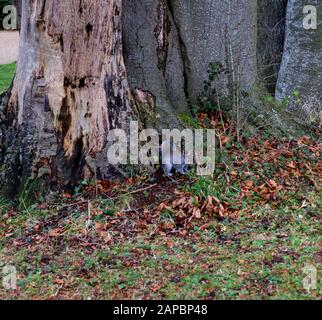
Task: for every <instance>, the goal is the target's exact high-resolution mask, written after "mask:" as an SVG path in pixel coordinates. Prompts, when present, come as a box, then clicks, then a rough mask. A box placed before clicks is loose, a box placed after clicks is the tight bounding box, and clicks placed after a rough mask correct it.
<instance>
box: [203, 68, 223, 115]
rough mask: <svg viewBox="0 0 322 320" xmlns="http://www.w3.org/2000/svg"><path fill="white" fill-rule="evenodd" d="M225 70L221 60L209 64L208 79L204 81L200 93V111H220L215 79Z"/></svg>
mask: <svg viewBox="0 0 322 320" xmlns="http://www.w3.org/2000/svg"><path fill="white" fill-rule="evenodd" d="M224 72H225V68H224V67H223V64H222V63H221V62H215V63H210V64H209V69H208V71H207V73H208V79H207V80H205V81H204V87H203V93H202V95H201V98H200V101H201V108H200V111H202V112H210V111H220V109H221V107H220V101H218V97H219V94H218V89H217V81H218V80H219V78H220V76H221V75H222V74H223V73H224Z"/></svg>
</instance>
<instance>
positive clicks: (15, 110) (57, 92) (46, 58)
mask: <svg viewBox="0 0 322 320" xmlns="http://www.w3.org/2000/svg"><path fill="white" fill-rule="evenodd" d="M121 15H122V1H121V0H98V1H81V0H63V1H45V0H37V1H31V0H26V1H23V3H22V21H21V26H22V28H21V35H20V39H21V40H20V53H19V62H18V65H17V70H16V76H15V80H14V83H13V87H12V89H11V91H10V93H8V95H7V97H6V98H5V99H3V101H2V104H1V109H0V115H1V120H3V121H1V129H2V130H1V136H0V138H1V142H2V143H1V146H2V150H1V160H0V163H2V164H3V165H2V168H1V180H0V188H1V187H2V189H3V190H5V191H7V192H8V191H9V192H12V190H14V188H15V187H16V186H17V180H19V181H20V183H19V184H20V185H21V186H26V185H28V184H29V182H30V181H35V180H38V179H42V180H47V184H48V183H49V182H51V183H52V182H59V183H60V184H62V183H63V184H66V183H71V182H73V181H79V179H80V178H81V177H82V176H84V175H86V174H87V175H91V176H93V175H94V174H97V172H94V171H98V172H99V173H100V174H102V175H104V174H105V173H106V172H104V170H107V169H106V167H107V166H106V165H104V161H105V158H106V155H104V153H105V149H106V137H107V134H108V132H109V131H110V130H111V129H113V128H116V127H118V128H126V126H127V122H128V119H129V118H130V117H129V114H130V112H131V110H132V104H133V98H132V95H131V92H130V89H129V86H128V82H127V73H126V69H125V65H124V61H123V54H122V24H121ZM19 184H18V186H19Z"/></svg>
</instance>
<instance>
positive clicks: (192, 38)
mask: <svg viewBox="0 0 322 320" xmlns="http://www.w3.org/2000/svg"><path fill="white" fill-rule="evenodd" d="M169 2H170V7H171V11H172V14H173V17H174V21H175V25H176V27H177V29H178V32H179V39H180V45H181V50H182V55H183V61H184V64H185V68H186V69H185V75H186V88H187V89H186V91H187V92H188V94H189V99H190V100H191V101H192V103H196V102H197V101H196V99H197V98H198V96H199V95H200V93H201V92H202V91H203V86H204V80H206V79H207V78H208V75H207V70H208V68H209V63H216V62H220V63H222V64H223V65H224V67H225V68H226V70H227V73H226V75H227V76H228V77H227V78H228V79H226V81H225V79H222V91H223V93H225V92H226V93H227V91H228V90H227V85H230V86H231V85H232V83H231V82H237V81H238V82H239V85H240V87H241V88H243V89H245V90H246V91H250V90H251V88H252V86H253V85H254V84H255V83H256V78H257V77H256V73H257V65H256V37H257V21H256V20H257V1H256V0H232V1H222V0H218V1H217V0H205V1H194V0H170V1H169ZM233 78H235V79H233Z"/></svg>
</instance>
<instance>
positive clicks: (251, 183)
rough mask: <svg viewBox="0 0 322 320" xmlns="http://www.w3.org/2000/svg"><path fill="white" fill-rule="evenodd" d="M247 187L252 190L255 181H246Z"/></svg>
mask: <svg viewBox="0 0 322 320" xmlns="http://www.w3.org/2000/svg"><path fill="white" fill-rule="evenodd" d="M245 186H246V187H247V188H252V187H253V186H254V181H252V180H247V181H245Z"/></svg>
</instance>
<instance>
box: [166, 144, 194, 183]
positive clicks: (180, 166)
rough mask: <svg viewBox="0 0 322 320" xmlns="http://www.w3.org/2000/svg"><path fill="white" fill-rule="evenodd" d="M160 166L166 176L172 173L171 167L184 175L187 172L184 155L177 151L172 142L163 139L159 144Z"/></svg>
mask: <svg viewBox="0 0 322 320" xmlns="http://www.w3.org/2000/svg"><path fill="white" fill-rule="evenodd" d="M160 151H161V161H162V164H161V167H162V169H163V172H164V174H165V175H166V176H167V177H171V176H172V175H173V174H172V173H171V172H172V169H174V170H175V171H176V172H178V173H180V174H183V175H185V174H186V173H187V172H188V169H187V165H186V162H185V156H184V154H183V153H181V152H179V151H178V150H177V148H176V146H175V144H174V143H173V142H170V141H164V142H163V143H162V145H161V150H160Z"/></svg>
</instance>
